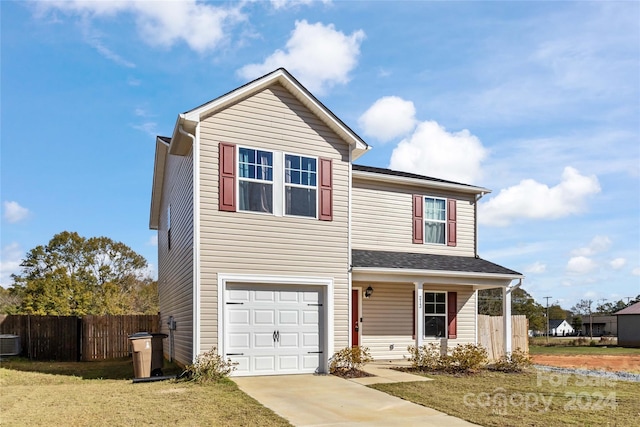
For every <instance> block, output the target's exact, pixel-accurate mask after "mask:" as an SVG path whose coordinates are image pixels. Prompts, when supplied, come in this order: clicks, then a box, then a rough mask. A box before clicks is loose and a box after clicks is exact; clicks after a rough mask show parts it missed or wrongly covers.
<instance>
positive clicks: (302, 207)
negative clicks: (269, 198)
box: [284, 154, 318, 218]
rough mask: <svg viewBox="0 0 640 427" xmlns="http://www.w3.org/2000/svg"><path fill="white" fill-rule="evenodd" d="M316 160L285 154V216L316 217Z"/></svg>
mask: <svg viewBox="0 0 640 427" xmlns="http://www.w3.org/2000/svg"><path fill="white" fill-rule="evenodd" d="M317 177H318V172H317V160H316V159H314V158H313V157H305V156H297V155H294V154H285V156H284V202H285V209H284V213H285V215H295V216H308V217H311V218H315V217H316V215H317V208H316V206H317V200H318V196H317V187H318V184H317V181H318V180H317Z"/></svg>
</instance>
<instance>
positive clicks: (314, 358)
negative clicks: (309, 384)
mask: <svg viewBox="0 0 640 427" xmlns="http://www.w3.org/2000/svg"><path fill="white" fill-rule="evenodd" d="M317 366H320V354H303V355H302V369H304V370H309V369H315V367H317Z"/></svg>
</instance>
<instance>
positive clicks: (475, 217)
mask: <svg viewBox="0 0 640 427" xmlns="http://www.w3.org/2000/svg"><path fill="white" fill-rule="evenodd" d="M485 194H486V193H485V192H484V191H483V192H481V193H480V194H476V202H475V209H474V210H473V223H474V224H475V227H476V229H475V232H474V233H473V254H474V255H475V257H476V258H479V256H478V202H479V201H480V199H482V197H483V196H484V195H485Z"/></svg>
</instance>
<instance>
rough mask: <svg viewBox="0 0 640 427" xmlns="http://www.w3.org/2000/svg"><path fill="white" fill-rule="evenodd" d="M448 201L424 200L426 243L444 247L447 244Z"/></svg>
mask: <svg viewBox="0 0 640 427" xmlns="http://www.w3.org/2000/svg"><path fill="white" fill-rule="evenodd" d="M446 206H447V203H446V200H445V199H437V198H435V197H425V198H424V242H425V243H437V244H440V245H444V244H445V242H446V239H445V238H446V236H445V235H446V228H447V227H446V225H447V210H446Z"/></svg>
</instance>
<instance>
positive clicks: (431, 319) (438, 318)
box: [424, 292, 447, 338]
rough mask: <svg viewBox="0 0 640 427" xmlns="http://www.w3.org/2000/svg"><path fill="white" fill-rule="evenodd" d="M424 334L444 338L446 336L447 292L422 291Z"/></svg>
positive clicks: (429, 336)
mask: <svg viewBox="0 0 640 427" xmlns="http://www.w3.org/2000/svg"><path fill="white" fill-rule="evenodd" d="M424 336H425V338H445V337H446V336H447V293H446V292H425V293H424Z"/></svg>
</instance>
